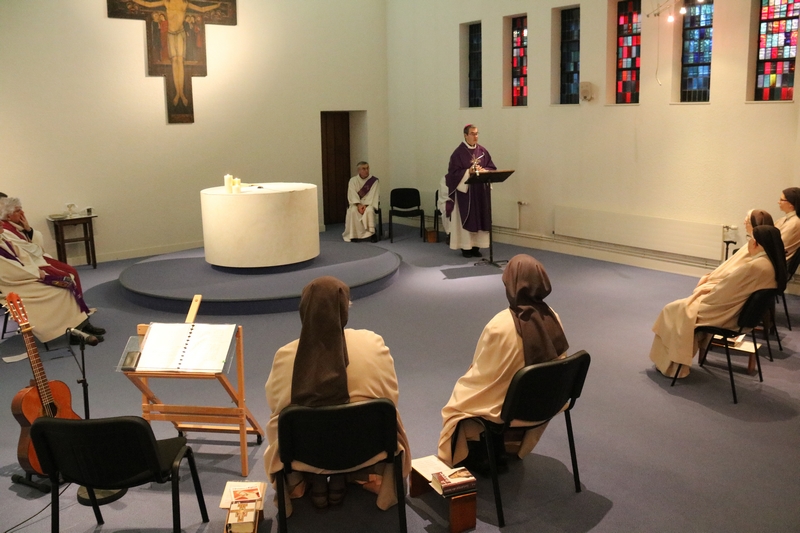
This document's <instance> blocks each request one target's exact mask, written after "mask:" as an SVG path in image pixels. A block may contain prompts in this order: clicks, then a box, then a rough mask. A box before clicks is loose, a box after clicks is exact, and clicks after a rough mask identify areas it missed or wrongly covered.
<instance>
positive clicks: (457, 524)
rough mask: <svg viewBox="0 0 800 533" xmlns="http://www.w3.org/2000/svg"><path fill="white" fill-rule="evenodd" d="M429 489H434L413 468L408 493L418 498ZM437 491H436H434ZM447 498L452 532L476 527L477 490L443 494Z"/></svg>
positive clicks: (456, 532)
mask: <svg viewBox="0 0 800 533" xmlns="http://www.w3.org/2000/svg"><path fill="white" fill-rule="evenodd" d="M428 491H433V487H431V485H430V483H429V482H428V480H427V479H425V477H424V476H423V475H422V474H420V473H419V472H417V471H416V470H415V469H413V468H412V469H411V476H410V479H409V487H408V495H409V496H411V497H412V498H417V497H419V496H420V495H422V494H425V493H426V492H428ZM434 492H435V491H434ZM442 497H443V498H444V499H445V500H447V506H448V508H449V513H450V533H461V532H462V531H467V530H468V529H475V524H476V523H477V519H476V510H477V505H478V496H477V492H476V491H472V492H465V493H462V494H456V495H454V496H442Z"/></svg>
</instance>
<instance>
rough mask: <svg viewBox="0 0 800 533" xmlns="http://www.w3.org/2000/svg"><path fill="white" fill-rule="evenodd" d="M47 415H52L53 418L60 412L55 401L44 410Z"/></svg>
mask: <svg viewBox="0 0 800 533" xmlns="http://www.w3.org/2000/svg"><path fill="white" fill-rule="evenodd" d="M44 412H45V416H51V417H53V418H55V417H56V415H57V414H58V406H57V405H56V404H55V403H48V404H47V408H45V410H44Z"/></svg>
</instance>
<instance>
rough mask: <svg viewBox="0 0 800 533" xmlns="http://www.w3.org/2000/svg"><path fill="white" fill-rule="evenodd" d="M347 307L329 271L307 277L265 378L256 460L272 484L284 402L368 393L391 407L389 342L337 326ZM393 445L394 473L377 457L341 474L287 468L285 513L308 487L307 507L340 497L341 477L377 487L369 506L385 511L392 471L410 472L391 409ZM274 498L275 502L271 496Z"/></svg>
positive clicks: (351, 398) (345, 292)
mask: <svg viewBox="0 0 800 533" xmlns="http://www.w3.org/2000/svg"><path fill="white" fill-rule="evenodd" d="M349 307H350V289H349V288H348V287H347V285H345V284H344V283H342V282H341V281H339V280H338V279H336V278H334V277H330V276H324V277H321V278H317V279H315V280H314V281H312V282H311V283H309V284H308V285H306V287H305V288H304V289H303V292H302V294H301V295H300V320H301V322H302V327H301V330H300V338H299V339H298V340H295V341H293V342H290V343H289V344H287V345H286V346H284V347H283V348H281V349H279V350H278V351H277V353H276V354H275V359H274V360H273V362H272V371H271V372H270V374H269V378H268V379H267V384H266V392H267V402H268V403H269V407H270V409H271V410H272V414H271V415H270V419H269V423H268V424H267V441H268V442H269V445H268V446H267V449H266V451H265V452H264V466H265V468H266V470H267V475H269V477H270V480H271V481H272V483H273V486H276V481H275V476H276V473H277V472H280V470H281V469H282V468H283V465H282V464H281V460H280V453H279V450H278V417H279V415H280V412H281V410H283V408H284V407H287V406H288V405H303V406H308V407H320V406H325V405H338V404H345V403H350V402H358V401H363V400H369V399H375V398H387V399H389V400H390V401H391V402H392V403H394V404H395V405H397V402H398V397H399V393H398V387H397V375H396V374H395V370H394V359H392V356H391V354H390V353H389V348H387V347H386V345H385V344H384V342H383V339H382V338H381V337H380V336H379V335H377V334H375V333H373V332H372V331H368V330H365V329H344V326H345V325H346V324H347V319H348V313H349ZM397 445H398V452H399V451H401V450H402V451H404V452H405V453H404V454H403V472H400V473H395V472H393V467H392V465H391V464H387V463H378V462H376V464H374V465H371V466H367V467H366V468H362V469H360V470H358V471H355V472H349V473H347V474H346V476H345V474H334V475H331V474H330V472H323V471H315V472H298V471H296V470H295V471H293V472H292V473H291V474H289V476H288V482H287V485H286V496H289V498H286V507H287V508H286V515H287V516H290V515H291V512H292V505H291V500H290V498H300V497H302V496H303V494H304V493H305V492H306V490H307V487H308V486H310V487H311V490H310V492H311V502H312V503H313V505H314V506H315V507H317V508H323V507H327V506H328V505H336V504H339V503H341V502H342V500H343V499H344V495H345V490H346V485H345V482H346V481H351V482H355V483H359V484H361V485H362V486H363V487H364V488H365V489H367V490H370V491H372V492H375V493H377V495H378V497H377V502H376V503H377V506H378V507H379V508H381V509H383V510H386V509H389V508H390V507H392V506H393V505H395V504H396V503H397V494H396V493H395V488H394V487H395V484H394V477H393V476H394V475H402V476H403V477H406V476H407V475H408V474H409V473H410V472H411V453H410V451H409V447H408V438H407V437H406V433H405V429H404V428H403V423H402V421H401V420H400V413H399V412H398V414H397ZM328 477H330V481H328ZM346 478H347V479H346ZM275 501H276V504H277V494H276V500H275Z"/></svg>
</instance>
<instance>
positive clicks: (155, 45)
mask: <svg viewBox="0 0 800 533" xmlns="http://www.w3.org/2000/svg"><path fill="white" fill-rule="evenodd" d="M107 2H108V16H109V17H110V18H122V19H137V20H144V21H146V24H147V26H146V28H147V73H148V75H150V76H164V78H166V79H165V89H166V93H167V117H168V121H169V122H170V123H187V122H189V123H191V122H194V101H193V98H192V77H194V76H205V75H206V29H205V25H206V24H225V25H228V26H235V25H236V0H220V1H218V2H207V1H197V0H195V1H189V0H107Z"/></svg>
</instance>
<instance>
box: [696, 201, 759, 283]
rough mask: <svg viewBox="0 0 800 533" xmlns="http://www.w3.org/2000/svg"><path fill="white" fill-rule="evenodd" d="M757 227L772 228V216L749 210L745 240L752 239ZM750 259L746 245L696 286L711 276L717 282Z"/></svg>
mask: <svg viewBox="0 0 800 533" xmlns="http://www.w3.org/2000/svg"><path fill="white" fill-rule="evenodd" d="M757 226H774V224H773V222H772V215H770V214H769V213H767V212H766V211H764V210H763V209H751V210H750V211H748V212H747V214H746V215H745V217H744V230H745V232H746V233H747V239H748V240H750V239H752V238H753V228H755V227H757ZM749 259H750V250H749V249H748V248H747V245H745V246H742V247H741V248H739V249H738V250H736V253H735V254H733V255H732V256H730V257H729V258H728V259H726V260H725V262H723V263H722V264H721V265H720V266H718V267H717V268H715V269H714V271H713V272H709V273H708V274H706V275H705V276H703V277H702V278H700V280H699V281H698V282H697V286H698V287H699V286H700V285H703V284H704V283H706V282H707V281H708V280H709V279H710V278H711V277H712V274H713V279H714V280H717V281H719V280H720V279H722V278H723V277H724V276H726V275H727V274H728V273H729V272H730V271H732V270H734V269H736V268H737V267H738V266H739V265H741V264H742V262H745V261H749Z"/></svg>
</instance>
